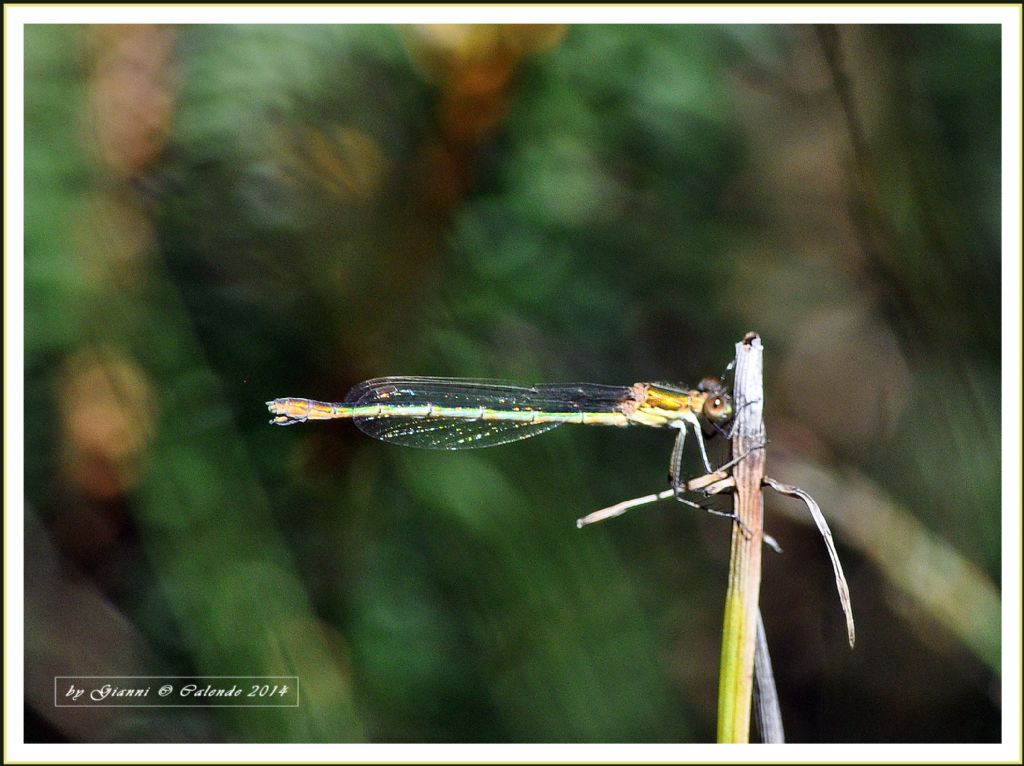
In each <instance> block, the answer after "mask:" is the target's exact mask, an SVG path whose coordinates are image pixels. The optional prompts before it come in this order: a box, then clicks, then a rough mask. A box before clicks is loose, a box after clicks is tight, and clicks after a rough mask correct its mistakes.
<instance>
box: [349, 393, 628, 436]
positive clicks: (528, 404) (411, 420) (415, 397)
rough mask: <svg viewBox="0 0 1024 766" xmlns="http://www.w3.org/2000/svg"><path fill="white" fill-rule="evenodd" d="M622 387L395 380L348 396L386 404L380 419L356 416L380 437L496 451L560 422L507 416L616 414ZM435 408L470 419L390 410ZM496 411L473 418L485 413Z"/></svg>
mask: <svg viewBox="0 0 1024 766" xmlns="http://www.w3.org/2000/svg"><path fill="white" fill-rule="evenodd" d="M628 393H629V389H628V388H626V387H623V386H604V385H599V384H595V383H574V384H559V385H537V386H525V385H519V384H515V383H509V382H507V381H501V380H483V379H467V378H428V377H392V378H376V379H374V380H368V381H366V382H364V383H360V384H359V385H357V386H356V387H355V388H353V389H352V390H351V391H349V393H348V396H347V397H346V404H348V405H350V406H353V407H365V406H373V405H378V404H379V405H382V407H383V413H384V414H382V415H380V416H376V417H356V418H354V421H355V424H356V426H358V427H359V429H360V430H361V431H363V432H364V433H366V434H369V435H370V436H373V437H374V438H376V439H381V440H383V441H386V442H392V443H394V444H402V445H405V446H409V447H426V448H428V449H450V450H457V449H473V448H479V447H492V446H494V445H496V444H505V443H507V442H511V441H518V440H519V439H526V438H528V437H530V436H536V435H537V434H541V433H544V432H545V431H550V430H551V429H552V428H556V427H557V426H559V425H561V424H560V423H557V422H555V423H531V422H529V421H523V420H502V419H501V413H502V412H510V413H511V412H518V413H522V412H559V413H564V412H580V411H583V412H614V411H616V410H617V409H618V408H619V406H620V403H621V400H622V399H623V397H625V396H627V395H628ZM424 405H433V406H434V407H442V408H462V409H465V410H466V417H403V416H401V415H400V414H392V415H388V414H387V408H389V407H394V408H401V407H404V406H424ZM481 408H482V409H484V410H487V411H488V412H490V413H492V417H489V418H487V419H482V418H474V417H473V414H474V413H475V412H476V411H479V410H480V409H481Z"/></svg>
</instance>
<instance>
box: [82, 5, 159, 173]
mask: <svg viewBox="0 0 1024 766" xmlns="http://www.w3.org/2000/svg"><path fill="white" fill-rule="evenodd" d="M85 30H86V31H85V35H86V45H87V50H88V51H89V53H90V57H91V59H92V61H91V63H92V77H91V79H90V84H89V111H90V115H91V125H92V128H93V131H94V136H91V137H90V139H94V141H93V140H89V143H90V144H92V143H95V144H96V145H97V146H98V147H99V151H100V153H101V156H102V158H103V160H104V161H105V162H106V163H107V164H108V165H110V166H111V167H112V168H113V169H114V170H115V171H117V172H119V173H121V174H123V175H125V176H134V175H138V174H139V173H141V172H143V171H144V170H145V169H146V168H147V167H148V166H149V165H150V164H151V163H152V162H153V161H154V160H155V159H156V158H157V157H158V156H159V154H160V152H161V151H162V150H163V147H164V142H165V140H166V137H167V133H168V131H169V129H170V123H171V117H172V110H173V106H174V103H173V102H174V97H173V92H172V91H173V88H172V82H171V80H172V77H171V71H170V70H171V57H172V54H173V52H174V40H175V29H174V27H172V26H168V25H116V26H102V25H101V26H92V27H86V28H85Z"/></svg>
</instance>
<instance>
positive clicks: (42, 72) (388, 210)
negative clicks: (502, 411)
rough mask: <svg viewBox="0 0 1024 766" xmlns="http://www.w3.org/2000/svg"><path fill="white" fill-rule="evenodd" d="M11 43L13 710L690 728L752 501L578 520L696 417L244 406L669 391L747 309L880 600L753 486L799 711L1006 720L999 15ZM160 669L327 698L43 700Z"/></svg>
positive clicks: (844, 728) (816, 721) (781, 665)
mask: <svg viewBox="0 0 1024 766" xmlns="http://www.w3.org/2000/svg"><path fill="white" fill-rule="evenodd" d="M25 56H26V61H25V85H26V87H25V136H26V156H25V197H26V198H25V238H26V249H25V305H26V309H25V344H26V359H25V363H26V380H25V384H26V385H25V394H26V410H25V426H26V436H25V452H26V459H25V465H26V469H25V470H26V477H25V478H26V484H27V506H28V510H27V520H26V548H27V551H26V552H27V555H26V581H27V592H26V709H27V717H26V727H27V728H26V732H25V735H26V738H27V740H28V741H100V742H105V741H134V742H168V741H197V742H218V741H252V742H349V741H371V742H505V741H511V742H584V741H585V742H590V741H607V742H630V741H637V742H691V741H711V740H713V739H714V736H715V715H716V696H717V669H718V651H719V645H720V631H721V618H722V602H723V597H724V591H725V581H726V573H727V564H728V561H727V558H728V540H729V534H730V531H729V524H728V522H726V521H724V520H722V519H720V518H717V517H713V516H709V515H706V514H700V513H697V512H694V511H692V509H688V508H686V507H684V506H682V505H679V504H677V503H664V504H661V505H657V506H649V507H647V508H645V509H643V510H638V511H636V512H634V513H633V514H632V515H628V516H625V517H623V518H620V519H616V520H613V521H611V522H608V523H606V524H602V525H598V526H595V527H591V528H587V529H584V530H581V531H577V530H576V528H575V525H574V521H575V519H576V518H577V517H579V516H581V515H583V514H585V513H587V512H589V511H592V510H595V509H597V508H600V507H603V506H606V505H609V504H611V503H614V502H617V501H619V500H622V499H625V498H629V497H634V496H637V495H641V494H647V493H650V492H654V491H659V490H661V489H663V488H664V487H665V486H666V485H665V474H666V468H667V462H668V455H669V450H670V446H671V435H669V434H666V433H664V432H660V431H656V430H648V429H624V430H620V429H600V428H572V427H565V428H561V429H558V430H557V431H555V432H553V433H551V434H547V435H545V436H542V437H539V438H537V439H532V440H528V441H525V442H520V443H515V444H510V445H506V446H503V447H497V448H494V449H488V450H482V451H469V452H458V453H441V452H439V453H435V452H430V451H422V450H414V449H405V448H400V447H395V446H391V445H386V444H383V443H380V442H376V441H373V440H371V439H368V438H366V437H365V436H364V435H363V434H361V433H359V432H358V431H357V430H356V429H354V428H353V427H352V426H351V424H347V423H327V424H309V425H305V426H300V427H296V428H290V429H280V428H274V427H271V426H269V425H268V423H267V420H268V414H267V412H266V408H265V406H264V402H265V401H266V400H268V399H271V398H274V397H279V396H303V397H311V398H318V399H330V400H340V399H342V398H343V397H344V395H345V393H346V391H347V390H348V388H349V387H350V386H351V385H353V384H354V383H357V382H359V381H360V380H363V379H365V378H369V377H376V376H381V375H452V376H484V377H500V378H509V379H514V380H522V381H527V382H564V381H578V380H580V381H590V382H601V383H612V384H629V383H632V382H634V381H640V380H669V381H678V382H688V383H691V384H692V383H694V382H696V381H697V380H699V379H700V378H701V377H703V376H705V375H709V374H710V375H714V374H719V373H720V372H721V370H722V369H723V368H724V367H725V365H726V363H727V362H728V361H729V360H730V359H732V357H733V351H734V344H735V342H737V341H738V340H740V338H741V337H742V335H743V333H744V332H745V331H747V330H756V331H758V332H759V333H760V334H761V335H762V337H763V339H764V344H765V348H766V387H767V390H766V406H767V409H766V422H767V428H768V433H769V437H770V439H771V444H770V445H769V447H768V450H769V451H768V471H769V473H770V474H771V475H773V476H775V477H776V478H777V479H779V480H781V481H784V482H789V483H795V484H800V485H802V486H803V487H804V488H805V489H806V490H807V491H809V492H810V493H811V494H812V495H814V496H815V497H816V498H817V499H818V501H819V502H820V503H821V506H822V509H823V511H824V513H825V515H826V516H827V517H828V518H829V519H830V520H831V522H832V524H833V531H834V533H835V536H836V539H837V542H838V545H839V548H840V555H841V557H842V560H843V561H844V563H845V566H846V571H847V575H848V576H849V578H850V587H851V592H852V598H853V607H854V613H855V616H856V618H857V624H858V645H857V648H856V650H855V651H853V652H851V651H850V650H849V648H848V647H847V645H846V640H845V634H844V628H843V618H842V613H841V611H840V608H839V605H838V602H837V598H836V596H835V590H834V583H833V582H832V573H831V569H830V567H829V564H828V559H827V556H826V554H825V550H824V547H823V545H822V543H821V540H820V538H819V537H818V535H817V532H816V531H815V530H814V528H813V527H812V526H811V525H809V523H808V522H809V518H804V516H805V514H804V512H803V511H802V509H801V508H800V506H799V504H798V503H795V502H794V501H790V500H785V499H775V498H769V499H768V500H767V501H766V502H767V515H766V519H767V521H766V528H767V531H768V532H770V533H771V534H773V535H774V536H775V537H776V538H777V539H778V540H779V542H780V543H781V545H782V546H783V548H784V549H785V553H784V554H783V555H781V556H779V555H775V554H772V553H770V552H766V556H765V572H764V581H763V591H762V611H763V613H764V617H765V622H766V627H767V635H768V641H769V645H770V647H771V650H772V653H773V660H774V665H775V672H776V677H777V683H778V687H779V694H780V698H781V704H782V713H783V720H784V722H785V725H786V729H787V735H788V738H789V739H790V740H791V741H811V742H847V741H850V742H889V741H910V742H935V741H967V742H981V741H997V740H998V739H999V737H1000V727H999V720H1000V707H999V699H1000V640H999V631H1000V615H999V572H1000V542H1001V541H1000V490H999V480H1000V413H999V395H1000V385H999V375H1000V347H999V342H1000V249H999V248H1000V150H999V147H1000V123H1001V116H1000V74H999V71H1000V70H999V65H1000V30H999V28H998V27H994V26H962V27H961V26H913V27H888V26H881V25H879V26H864V27H838V28H834V27H810V26H807V27H777V26H741V27H707V26H672V25H652V26H595V25H583V26H575V27H561V26H530V25H510V26H419V27H411V26H410V27H397V28H396V27H380V26H364V25H357V26H327V25H324V26H215V25H211V26H181V27H172V26H130V25H129V26H109V27H99V26H97V27H70V26H34V27H29V28H28V29H27V32H26V39H25ZM722 446H723V445H718V450H717V453H716V454H717V458H716V459H718V460H722V459H723V458H724V452H722ZM690 457H691V458H692V457H693V456H692V455H691V456H690ZM691 468H692V472H693V473H696V472H697V470H698V465H697V463H696V462H694V463H692V464H691ZM159 673H163V674H176V675H186V674H206V675H286V674H287V675H298V676H300V677H301V688H302V694H303V696H302V704H301V706H300V707H299V708H298V709H287V708H284V709H266V710H254V709H243V710H230V709H226V710H225V709H213V708H198V709H191V710H177V709H157V710H146V709H126V708H109V709H94V710H90V711H81V710H76V709H62V708H54V707H53V705H52V693H53V686H52V683H53V682H52V678H53V676H55V675H105V674H106V675H113V674H116V675H131V674H136V675H153V674H159Z"/></svg>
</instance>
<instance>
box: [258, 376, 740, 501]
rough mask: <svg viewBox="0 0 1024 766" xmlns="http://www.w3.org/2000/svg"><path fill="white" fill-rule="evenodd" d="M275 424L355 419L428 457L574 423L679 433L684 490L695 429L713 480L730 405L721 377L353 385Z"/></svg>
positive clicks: (305, 403)
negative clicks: (712, 448) (709, 434)
mask: <svg viewBox="0 0 1024 766" xmlns="http://www.w3.org/2000/svg"><path fill="white" fill-rule="evenodd" d="M267 407H268V408H269V409H270V412H271V413H273V414H274V415H275V417H274V419H273V420H271V421H270V422H271V423H274V424H276V425H281V426H290V425H294V424H296V423H305V422H306V421H309V420H334V419H337V418H344V419H351V420H352V421H353V422H354V423H355V424H356V426H357V427H358V428H359V429H360V430H361V431H363V432H364V433H367V434H369V435H370V436H373V437H374V438H377V439H381V440H382V441H386V442H391V443H394V444H402V445H405V446H409V447H426V448H428V449H447V450H458V449H472V448H477V447H491V446H494V445H496V444H505V443H507V442H512V441H518V440H519V439H526V438H528V437H530V436H536V435H537V434H541V433H544V432H545V431H550V430H551V429H552V428H557V427H558V426H560V425H563V424H566V423H569V424H577V425H602V426H629V425H643V426H650V427H654V428H674V429H677V430H678V432H679V433H678V436H677V437H676V442H675V447H674V448H673V450H672V460H671V464H670V467H669V476H670V479H671V481H672V484H673V487H676V488H678V487H679V486H681V479H680V465H681V462H682V454H683V444H684V442H685V439H686V429H687V426H689V427H690V428H691V430H692V431H693V433H694V435H695V436H696V439H697V444H698V445H699V447H700V453H701V458H702V459H703V461H704V466H705V467H706V468H707V470H708V473H711V472H712V469H711V464H710V462H709V461H708V456H707V451H706V449H705V447H704V438H703V435H702V427H703V425H704V424H707V425H708V426H710V427H712V428H716V429H719V430H721V426H722V425H723V424H725V423H726V422H728V421H729V419H730V418H732V414H733V408H732V399H731V397H730V396H729V394H728V392H727V391H726V389H725V386H724V384H723V383H722V381H721V380H719V379H718V378H705V379H704V380H702V381H701V382H700V384H699V385H697V387H696V388H687V387H685V386H676V385H672V384H669V383H634V384H633V385H631V386H606V385H600V384H596V383H571V384H555V385H550V384H544V385H535V386H524V385H517V384H514V383H508V382H505V381H500V380H473V379H465V378H427V377H393V378H375V379H373V380H367V381H365V382H363V383H360V384H359V385H357V386H355V387H354V388H353V389H352V390H351V391H349V393H348V396H347V397H346V398H345V401H343V402H321V401H316V400H313V399H297V398H282V399H274V400H273V401H270V402H267Z"/></svg>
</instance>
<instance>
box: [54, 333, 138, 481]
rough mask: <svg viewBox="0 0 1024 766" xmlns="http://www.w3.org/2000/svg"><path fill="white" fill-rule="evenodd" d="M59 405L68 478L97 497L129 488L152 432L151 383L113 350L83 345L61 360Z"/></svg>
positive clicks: (128, 360)
mask: <svg viewBox="0 0 1024 766" xmlns="http://www.w3.org/2000/svg"><path fill="white" fill-rule="evenodd" d="M58 409H59V412H60V425H61V437H62V448H63V451H64V455H65V460H64V463H63V467H64V470H65V471H66V472H67V474H68V478H69V480H70V481H71V483H72V484H73V485H74V486H75V487H77V488H78V489H79V490H80V491H81V492H82V493H84V494H85V495H87V496H90V497H94V498H98V499H111V498H115V497H117V496H120V495H123V494H125V493H126V492H127V491H129V490H131V489H132V488H133V487H134V486H135V485H136V484H137V482H138V478H139V461H140V458H141V457H142V454H143V451H144V449H145V447H146V445H147V444H148V443H149V441H150V439H151V437H152V433H153V422H154V405H153V393H152V387H151V385H150V383H149V380H148V378H147V377H146V375H145V374H144V373H143V372H142V370H141V369H139V367H138V366H136V365H135V364H134V363H133V362H132V361H131V360H130V359H128V358H126V357H124V356H121V355H119V354H118V353H117V352H114V351H111V350H106V349H101V350H97V349H92V348H86V349H83V350H81V351H79V352H77V353H76V354H74V355H72V356H71V357H69V358H68V359H67V360H66V361H65V363H64V369H63V372H62V374H61V376H60V378H59V382H58Z"/></svg>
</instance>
